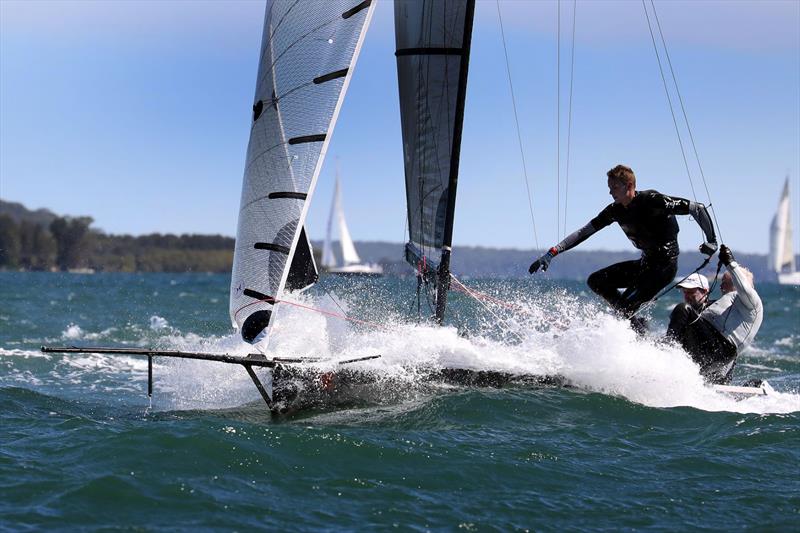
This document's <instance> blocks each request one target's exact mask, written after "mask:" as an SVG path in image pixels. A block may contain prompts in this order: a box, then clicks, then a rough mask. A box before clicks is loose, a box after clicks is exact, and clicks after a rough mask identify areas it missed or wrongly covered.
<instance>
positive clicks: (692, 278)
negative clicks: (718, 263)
mask: <svg viewBox="0 0 800 533" xmlns="http://www.w3.org/2000/svg"><path fill="white" fill-rule="evenodd" d="M678 287H680V288H681V289H703V290H704V291H706V292H708V278H707V277H705V276H704V275H702V274H697V273H695V274H691V275H689V276H688V277H687V278H686V279H685V280H683V281H681V282H680V283H678Z"/></svg>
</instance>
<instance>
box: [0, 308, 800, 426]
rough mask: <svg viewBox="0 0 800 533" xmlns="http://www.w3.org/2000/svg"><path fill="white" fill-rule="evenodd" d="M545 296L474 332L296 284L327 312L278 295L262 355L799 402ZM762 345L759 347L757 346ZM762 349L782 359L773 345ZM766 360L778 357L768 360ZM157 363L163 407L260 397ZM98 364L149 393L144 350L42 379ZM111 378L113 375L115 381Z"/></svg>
mask: <svg viewBox="0 0 800 533" xmlns="http://www.w3.org/2000/svg"><path fill="white" fill-rule="evenodd" d="M549 296H550V297H548V298H544V297H540V298H539V300H535V299H531V298H530V297H529V296H525V295H515V300H514V301H515V307H514V309H512V310H508V309H499V308H494V307H493V308H491V309H489V308H487V309H486V313H485V314H484V315H483V316H482V318H480V319H477V320H475V321H473V322H472V323H471V324H470V325H471V326H472V329H471V331H470V336H464V335H463V330H462V331H461V332H459V330H458V329H457V328H455V327H437V326H433V325H429V324H424V323H423V324H414V323H409V322H408V321H407V320H403V319H401V318H400V317H397V316H391V315H390V316H386V314H384V315H383V316H381V317H379V318H375V317H368V318H369V319H370V320H368V321H369V322H372V323H373V325H374V324H375V323H378V324H379V327H371V326H370V325H365V324H361V323H355V324H354V323H351V322H347V321H344V320H341V319H340V318H337V317H336V316H333V315H338V314H342V313H346V312H347V311H348V305H347V302H344V301H342V300H341V299H339V298H336V299H335V300H334V299H333V298H332V297H330V296H328V295H326V296H324V297H318V298H312V297H311V296H309V295H293V296H291V301H292V302H294V303H297V304H300V305H303V306H307V307H313V308H314V309H316V310H320V311H324V312H325V313H329V314H324V313H320V312H313V311H310V310H309V309H306V308H303V307H298V306H293V305H280V306H279V309H278V310H277V312H276V313H275V315H274V316H275V320H274V323H273V328H272V331H271V336H270V343H269V347H268V349H267V355H268V356H282V357H314V358H322V359H326V360H327V361H326V362H321V363H310V364H314V365H315V366H317V367H320V368H331V369H332V368H335V361H336V360H339V359H350V358H358V357H366V356H372V355H381V357H380V358H379V359H376V360H370V361H365V362H361V363H355V364H353V365H351V366H349V367H350V368H362V369H369V370H370V371H372V372H374V373H376V374H377V375H379V376H385V377H386V378H388V381H390V382H391V383H394V386H400V387H402V386H410V385H414V384H415V383H416V382H417V381H418V376H419V375H420V370H421V369H431V368H434V369H435V368H445V367H448V368H466V369H472V370H492V371H501V372H510V373H515V374H533V375H561V376H564V377H566V378H567V379H568V380H569V381H570V382H571V383H572V384H574V385H575V386H577V387H580V388H582V389H585V390H589V391H594V392H599V393H603V394H610V395H615V396H619V397H624V398H626V399H628V400H630V401H632V402H636V403H640V404H643V405H647V406H651V407H660V408H661V407H676V406H690V407H694V408H697V409H702V410H707V411H731V412H742V413H745V412H749V413H787V412H795V411H800V394H797V391H782V392H776V393H775V394H773V395H770V396H760V397H751V398H745V399H735V398H732V397H730V396H727V395H723V394H720V393H717V392H714V391H713V390H712V389H710V388H709V387H707V386H706V385H705V384H704V382H703V380H702V378H701V377H700V375H699V372H698V367H697V365H696V364H694V363H693V362H692V361H691V360H690V359H689V358H688V357H687V356H686V354H685V353H684V352H683V351H682V350H680V349H677V348H675V347H671V346H668V345H661V344H658V343H655V342H653V339H642V338H640V337H637V335H636V334H635V333H634V332H633V331H632V330H631V329H630V327H629V325H628V324H627V322H625V321H622V320H619V319H617V318H615V317H614V316H611V315H610V314H609V313H607V312H606V311H605V310H604V309H602V308H599V307H594V306H591V305H587V304H586V303H585V302H583V303H582V302H580V301H578V300H577V299H576V297H574V296H569V295H566V294H564V293H559V295H558V296H559V297H558V298H553V297H552V295H549ZM498 324H502V327H498ZM129 326H130V327H129V328H128V330H129V331H136V332H138V334H140V335H141V339H140V341H133V343H131V344H132V345H146V346H153V347H156V348H160V349H174V350H183V351H196V352H206V353H227V354H231V355H240V356H243V355H246V354H248V353H252V352H253V351H255V350H254V348H253V346H250V345H248V344H246V343H244V342H242V341H241V340H240V338H239V336H238V335H237V334H234V333H231V334H230V335H222V336H202V335H198V334H195V333H191V332H189V333H184V332H181V331H179V330H178V329H177V328H175V327H173V326H170V324H169V321H168V320H167V319H166V318H163V317H161V316H155V315H153V316H151V317H150V319H149V323H148V324H147V325H146V326H141V325H136V324H134V325H129ZM113 333H114V329H113V328H111V329H106V330H103V331H100V332H97V333H94V332H85V331H83V329H81V327H80V326H78V325H77V324H70V325H69V326H68V327H67V328H66V330H65V331H64V332H62V339H69V340H93V339H98V338H108V337H113ZM460 333H462V334H460ZM790 342H791V341H790ZM781 344H783V343H781ZM0 355H4V356H14V357H23V358H28V357H42V354H40V353H39V352H38V351H29V350H0ZM756 356H757V357H758V358H761V354H758V353H756ZM763 358H764V359H770V360H772V361H774V360H776V359H780V357H778V356H777V355H776V354H775V353H772V352H771V350H770V351H769V352H767V353H765V354H763ZM757 366H758V365H757ZM769 370H771V371H772V370H780V369H776V368H775V367H774V365H773V366H771V367H769ZM28 373H29V371H28V370H27V369H23V368H21V369H20V370H19V372H16V373H12V374H13V379H15V380H19V379H23V378H24V376H25V375H27V374H28ZM154 374H155V380H156V382H155V387H156V394H155V399H154V404H155V405H154V407H156V408H157V409H162V410H172V409H209V408H229V407H236V406H239V405H242V404H245V403H248V402H257V401H260V396H259V394H258V392H257V391H256V389H255V387H254V386H253V384H252V382H251V381H250V378H249V376H248V375H247V373H246V372H245V371H244V370H243V369H242V368H241V367H239V366H238V365H226V364H222V363H211V362H204V361H191V360H168V359H165V358H157V359H156V360H155V372H154ZM98 376H101V377H105V378H111V377H114V380H113V383H117V384H118V388H119V389H120V390H132V389H131V384H132V383H133V384H135V387H136V388H138V389H142V393H143V392H144V391H143V382H144V381H145V380H146V379H147V360H146V358H143V357H116V356H104V355H99V354H87V355H83V356H69V357H63V358H61V359H59V360H58V362H57V364H56V368H55V369H54V370H53V372H51V373H50V375H49V376H48V377H47V379H52V380H54V381H59V380H61V381H62V382H63V381H68V382H70V383H79V382H80V381H81V380H86V381H91V380H93V379H95V378H97V377H98ZM113 383H108V384H107V385H106V386H107V387H108V388H109V389H113V388H114V386H115V385H114V384H113ZM398 383H399V384H400V385H397V384H398ZM773 385H775V384H774V383H773Z"/></svg>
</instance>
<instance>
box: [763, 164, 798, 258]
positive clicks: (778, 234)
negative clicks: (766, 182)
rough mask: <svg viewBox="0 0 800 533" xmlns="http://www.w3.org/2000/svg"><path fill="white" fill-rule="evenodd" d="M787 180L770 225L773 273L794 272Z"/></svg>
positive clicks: (770, 254)
mask: <svg viewBox="0 0 800 533" xmlns="http://www.w3.org/2000/svg"><path fill="white" fill-rule="evenodd" d="M789 199H790V196H789V178H788V177H787V178H786V183H784V185H783V193H781V199H780V200H779V201H778V210H777V211H776V212H775V216H774V217H773V218H772V224H771V225H770V246H769V266H770V269H771V270H772V271H773V272H779V273H780V272H794V271H795V270H796V268H795V260H794V247H793V246H792V221H791V203H790V201H789Z"/></svg>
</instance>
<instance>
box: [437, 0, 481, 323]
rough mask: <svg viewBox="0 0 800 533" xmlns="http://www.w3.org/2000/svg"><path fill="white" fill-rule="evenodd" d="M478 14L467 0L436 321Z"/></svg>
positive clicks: (443, 300)
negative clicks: (473, 36)
mask: <svg viewBox="0 0 800 533" xmlns="http://www.w3.org/2000/svg"><path fill="white" fill-rule="evenodd" d="M474 14H475V0H467V13H466V15H465V19H466V20H465V21H464V37H463V39H462V41H461V43H462V44H461V48H462V50H463V51H462V55H461V71H460V74H459V80H458V95H457V96H456V116H455V125H454V128H453V129H454V131H453V147H452V152H451V156H450V179H449V185H448V191H449V193H450V194H449V196H448V200H447V214H446V216H445V221H444V242H443V245H442V262H441V263H440V264H439V272H438V274H437V276H438V278H439V279H438V282H437V287H436V320H437V321H438V322H439V323H440V324H441V323H442V322H444V313H445V309H446V308H447V293H448V291H449V290H450V255H451V253H452V244H453V222H454V220H455V211H456V188H457V186H458V166H459V161H460V158H461V133H462V130H463V125H464V107H465V105H466V99H467V74H468V71H469V54H470V49H471V43H472V22H473V18H474Z"/></svg>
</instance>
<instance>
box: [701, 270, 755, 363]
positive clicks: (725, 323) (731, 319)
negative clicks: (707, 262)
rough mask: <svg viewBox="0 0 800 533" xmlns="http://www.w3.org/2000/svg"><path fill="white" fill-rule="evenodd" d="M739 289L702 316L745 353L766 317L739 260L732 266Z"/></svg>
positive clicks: (724, 297) (732, 274) (710, 307)
mask: <svg viewBox="0 0 800 533" xmlns="http://www.w3.org/2000/svg"><path fill="white" fill-rule="evenodd" d="M727 268H728V272H730V273H731V277H732V279H733V285H734V287H735V289H736V290H733V291H731V292H729V293H727V294H724V295H723V296H722V298H720V299H719V300H717V301H716V302H714V303H713V304H711V305H709V306H708V307H707V308H706V309H705V311H703V313H702V314H701V315H700V316H701V317H703V318H704V319H706V320H708V321H709V322H710V323H711V324H712V325H713V326H714V327H715V328H716V329H717V330H718V331H719V332H720V333H722V335H723V336H724V337H725V338H726V339H728V340H729V341H731V342H732V343H733V344H734V345H735V346H736V349H737V350H741V349H742V348H744V347H745V346H747V345H748V344H750V343H751V342H752V341H753V338H754V337H755V336H756V333H758V329H759V328H760V327H761V321H762V320H763V318H764V306H763V305H762V303H761V298H760V297H759V296H758V293H757V292H756V290H755V288H753V286H752V285H751V284H750V281H749V280H748V279H747V278H746V277H745V276H744V274H743V273H742V269H741V268H740V267H739V264H738V263H737V262H736V261H731V264H730V265H728V267H727Z"/></svg>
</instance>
